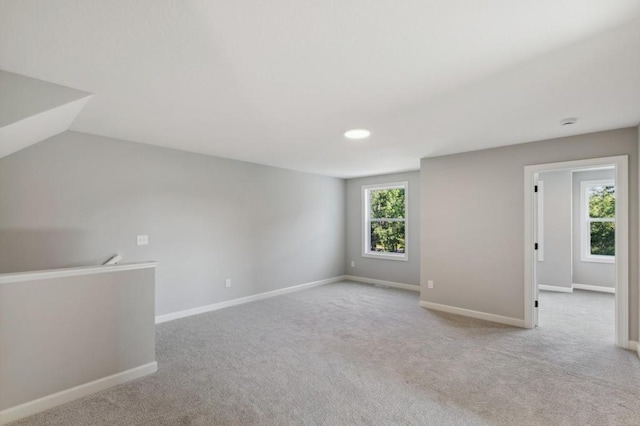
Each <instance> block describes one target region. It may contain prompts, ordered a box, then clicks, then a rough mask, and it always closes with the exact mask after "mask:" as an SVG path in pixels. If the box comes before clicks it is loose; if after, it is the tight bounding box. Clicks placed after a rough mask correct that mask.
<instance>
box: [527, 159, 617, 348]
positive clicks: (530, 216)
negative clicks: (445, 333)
mask: <svg viewBox="0 0 640 426" xmlns="http://www.w3.org/2000/svg"><path fill="white" fill-rule="evenodd" d="M607 166H613V167H614V168H615V179H616V233H615V238H616V262H615V264H616V286H615V289H616V290H615V291H616V292H615V298H616V300H615V317H616V318H615V342H616V346H620V347H622V348H625V349H628V348H629V159H628V156H627V155H619V156H615V157H601V158H590V159H586V160H576V161H563V162H558V163H546V164H535V165H529V166H525V167H524V324H525V327H526V328H533V327H534V318H535V309H536V308H535V307H534V303H535V300H536V299H535V298H536V297H537V286H536V283H535V277H534V274H535V268H534V265H535V263H534V262H535V257H536V252H535V249H534V243H536V242H537V241H536V240H537V236H536V235H535V234H534V232H535V224H534V220H535V218H536V212H534V211H533V209H534V206H535V200H534V197H535V192H534V185H535V180H534V179H535V175H536V173H540V172H544V171H552V170H580V169H594V168H599V167H607Z"/></svg>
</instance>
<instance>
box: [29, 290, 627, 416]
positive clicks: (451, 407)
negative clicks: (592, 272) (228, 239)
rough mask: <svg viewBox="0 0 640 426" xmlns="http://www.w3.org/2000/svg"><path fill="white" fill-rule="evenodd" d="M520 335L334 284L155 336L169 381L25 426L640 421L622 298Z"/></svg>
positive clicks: (167, 327)
mask: <svg viewBox="0 0 640 426" xmlns="http://www.w3.org/2000/svg"><path fill="white" fill-rule="evenodd" d="M540 303H541V308H540V319H541V320H540V327H539V328H538V329H536V330H522V329H517V328H513V327H508V326H501V325H497V324H492V323H488V322H484V321H478V320H473V319H468V318H463V317H458V316H455V315H450V314H443V313H437V312H432V311H429V310H425V309H423V308H421V307H419V306H418V294H417V293H414V292H409V291H403V290H395V289H386V288H379V287H375V286H369V285H363V284H355V283H346V282H345V283H336V284H330V285H326V286H322V287H318V288H314V289H310V290H306V291H301V292H297V293H291V294H288V295H284V296H280V297H275V298H271V299H266V300H262V301H259V302H254V303H249V304H245V305H241V306H237V307H233V308H227V309H224V310H220V311H216V312H211V313H208V314H203V315H198V316H193V317H189V318H184V319H181V320H176V321H172V322H169V323H164V324H161V325H159V326H158V327H157V332H158V334H157V349H158V350H157V358H158V362H159V368H160V370H159V372H158V373H156V374H154V375H151V376H147V377H145V378H142V379H139V380H136V381H133V382H130V383H127V384H124V385H121V386H118V387H115V388H112V389H109V390H106V391H104V392H101V393H98V394H95V395H92V396H89V397H87V398H84V399H82V400H78V401H75V402H72V403H69V404H66V405H64V406H60V407H57V408H55V409H52V410H49V411H47V412H44V413H41V414H38V415H35V416H32V417H30V418H27V419H24V420H22V421H20V422H17V423H16V425H65V426H69V425H350V424H354V425H396V424H397V425H608V424H611V425H619V424H620V425H622V424H627V425H638V424H640V361H639V360H638V357H637V355H636V354H634V353H633V352H631V351H627V350H623V349H619V348H615V347H614V346H613V298H612V296H611V295H607V294H599V293H589V292H575V293H573V294H562V293H543V294H541V295H540Z"/></svg>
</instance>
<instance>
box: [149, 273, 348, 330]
mask: <svg viewBox="0 0 640 426" xmlns="http://www.w3.org/2000/svg"><path fill="white" fill-rule="evenodd" d="M344 279H345V277H344V276H338V277H333V278H327V279H325V280H320V281H313V282H310V283H304V284H298V285H294V286H291V287H285V288H281V289H278V290H273V291H267V292H265V293H259V294H254V295H252V296H246V297H240V298H238V299H231V300H225V301H224V302H218V303H212V304H211V305H204V306H199V307H197V308H191V309H186V310H184V311H178V312H172V313H170V314H164V315H158V316H156V324H160V323H163V322H167V321H173V320H176V319H179V318H185V317H190V316H192V315H198V314H203V313H205V312H211V311H217V310H218V309H223V308H229V307H231V306H236V305H242V304H243V303H249V302H255V301H256V300H262V299H266V298H269V297H274V296H279V295H281V294H286V293H291V292H293V291H300V290H305V289H308V288H312V287H317V286H320V285H324V284H330V283H335V282H338V281H342V280H344Z"/></svg>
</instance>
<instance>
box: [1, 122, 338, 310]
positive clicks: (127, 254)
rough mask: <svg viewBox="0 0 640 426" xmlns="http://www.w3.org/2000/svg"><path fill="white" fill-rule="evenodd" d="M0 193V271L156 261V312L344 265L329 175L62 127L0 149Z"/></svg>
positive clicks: (325, 273)
mask: <svg viewBox="0 0 640 426" xmlns="http://www.w3.org/2000/svg"><path fill="white" fill-rule="evenodd" d="M0 202H1V204H2V208H1V209H0V272H15V271H25V270H37V269H47V268H59V267H68V266H82V265H95V264H98V263H100V262H101V261H103V260H105V259H106V258H107V257H109V256H110V255H111V254H113V253H115V252H118V253H121V254H122V255H123V256H124V259H125V261H142V260H157V261H159V262H160V264H159V266H158V269H157V292H156V313H157V314H159V315H160V314H166V313H171V312H175V311H180V310H184V309H189V308H194V307H198V306H202V305H207V304H211V303H215V302H220V301H224V300H229V299H235V298H238V297H243V296H248V295H253V294H257V293H262V292H266V291H270V290H276V289H279V288H283V287H288V286H292V285H296V284H301V283H306V282H311V281H316V280H321V279H325V278H330V277H334V276H339V275H343V274H344V259H345V249H344V235H345V219H344V211H345V205H344V203H345V183H344V181H343V180H341V179H335V178H328V177H323V176H318V175H312V174H305V173H299V172H294V171H289V170H283V169H277V168H273V167H265V166H260V165H256V164H251V163H244V162H239V161H233V160H227V159H221V158H216V157H211V156H205V155H199V154H191V153H186V152H181V151H176V150H171V149H164V148H158V147H151V146H148V145H143V144H138V143H132V142H125V141H121V140H116V139H109V138H104V137H99V136H93V135H88V134H83V133H76V132H66V133H63V134H61V135H58V136H55V137H53V138H50V139H48V140H46V141H44V142H41V143H39V144H37V145H34V146H32V147H29V148H27V149H25V150H22V151H19V152H17V153H15V154H12V155H10V156H8V157H5V158H3V159H0ZM136 235H149V245H148V246H136ZM226 278H231V279H232V286H231V288H225V283H224V282H225V279H226Z"/></svg>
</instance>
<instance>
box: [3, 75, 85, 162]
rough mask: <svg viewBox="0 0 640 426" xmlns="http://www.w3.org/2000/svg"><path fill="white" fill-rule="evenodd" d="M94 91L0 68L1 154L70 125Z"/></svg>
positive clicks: (10, 151) (51, 134) (65, 128)
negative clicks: (73, 87) (49, 81)
mask: <svg viewBox="0 0 640 426" xmlns="http://www.w3.org/2000/svg"><path fill="white" fill-rule="evenodd" d="M90 98H91V94H90V93H87V92H83V91H81V90H76V89H72V88H70V87H64V86H60V85H57V84H52V83H48V82H46V81H41V80H36V79H33V78H29V77H25V76H22V75H18V74H14V73H10V72H6V71H2V70H0V158H2V157H5V156H7V155H9V154H12V153H14V152H16V151H19V150H21V149H23V148H26V147H28V146H30V145H33V144H35V143H38V142H40V141H43V140H44V139H47V138H49V137H51V136H55V135H57V134H58V133H62V132H64V131H65V130H67V129H69V127H70V126H71V123H72V122H73V120H75V118H76V117H77V115H78V113H79V112H80V110H82V108H83V107H84V106H85V104H86V103H87V101H88V100H89V99H90Z"/></svg>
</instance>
